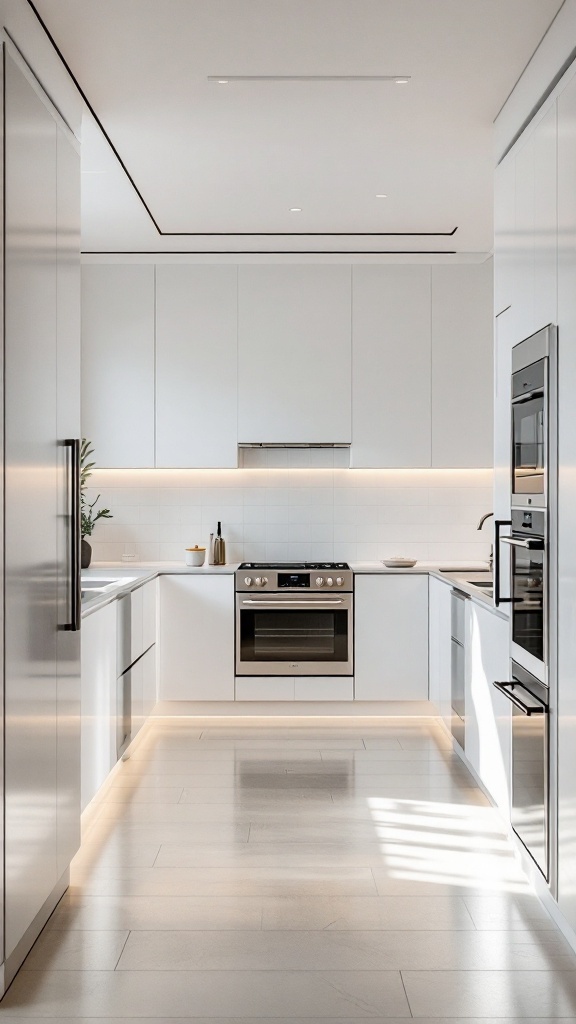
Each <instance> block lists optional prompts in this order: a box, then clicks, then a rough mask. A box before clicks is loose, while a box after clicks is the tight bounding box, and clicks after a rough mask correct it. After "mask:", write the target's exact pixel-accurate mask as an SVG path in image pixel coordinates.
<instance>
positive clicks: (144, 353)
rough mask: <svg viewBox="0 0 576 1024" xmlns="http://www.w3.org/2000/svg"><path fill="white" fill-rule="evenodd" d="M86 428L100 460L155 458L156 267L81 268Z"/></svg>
mask: <svg viewBox="0 0 576 1024" xmlns="http://www.w3.org/2000/svg"><path fill="white" fill-rule="evenodd" d="M82 433H83V434H84V436H85V437H88V438H89V439H90V440H91V441H92V442H93V444H94V450H95V456H96V459H97V460H98V465H100V466H106V467H131V466H135V467H141V466H153V465H154V267H153V266H151V265H137V264H132V265H124V264H121V265H119V264H116V265H93V266H92V265H90V266H85V267H84V268H83V270H82Z"/></svg>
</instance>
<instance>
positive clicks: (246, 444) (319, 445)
mask: <svg viewBox="0 0 576 1024" xmlns="http://www.w3.org/2000/svg"><path fill="white" fill-rule="evenodd" d="M238 447H239V448H350V443H349V442H348V443H342V444H338V443H334V444H328V443H326V444H322V443H320V442H310V443H309V444H304V443H300V444H298V443H296V442H294V443H292V442H291V443H290V444H280V443H278V442H277V441H271V442H269V443H267V442H259V441H255V442H254V443H250V442H247V441H241V442H240V441H239V442H238Z"/></svg>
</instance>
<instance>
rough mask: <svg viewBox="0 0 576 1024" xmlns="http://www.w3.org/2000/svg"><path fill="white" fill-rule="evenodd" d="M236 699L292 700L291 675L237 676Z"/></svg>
mask: <svg viewBox="0 0 576 1024" xmlns="http://www.w3.org/2000/svg"><path fill="white" fill-rule="evenodd" d="M236 700H258V701H267V700H294V678H293V676H238V677H237V679H236Z"/></svg>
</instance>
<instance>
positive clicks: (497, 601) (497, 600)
mask: <svg viewBox="0 0 576 1024" xmlns="http://www.w3.org/2000/svg"><path fill="white" fill-rule="evenodd" d="M503 526H512V520H511V519H495V520H494V607H495V608H499V607H500V605H501V604H512V603H513V598H512V597H501V596H500V541H502V540H504V537H501V536H500V530H501V529H502V527H503Z"/></svg>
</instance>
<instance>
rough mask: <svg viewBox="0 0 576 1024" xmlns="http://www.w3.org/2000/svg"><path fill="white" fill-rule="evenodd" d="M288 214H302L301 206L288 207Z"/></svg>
mask: <svg viewBox="0 0 576 1024" xmlns="http://www.w3.org/2000/svg"><path fill="white" fill-rule="evenodd" d="M290 213H302V207H301V206H291V207H290Z"/></svg>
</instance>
